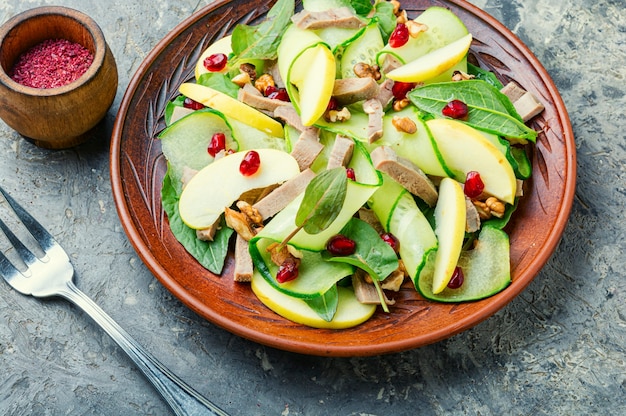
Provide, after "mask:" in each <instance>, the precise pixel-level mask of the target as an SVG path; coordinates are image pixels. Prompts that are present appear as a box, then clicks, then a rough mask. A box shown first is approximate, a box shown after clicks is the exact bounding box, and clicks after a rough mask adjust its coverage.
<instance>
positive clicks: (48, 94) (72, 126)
mask: <svg viewBox="0 0 626 416" xmlns="http://www.w3.org/2000/svg"><path fill="white" fill-rule="evenodd" d="M48 39H66V40H68V41H70V42H73V43H78V44H80V45H82V46H83V47H85V48H86V49H88V50H89V51H90V52H91V53H92V54H93V58H94V59H93V63H92V64H91V66H90V67H89V68H88V69H87V71H86V72H85V73H84V74H83V75H82V76H80V77H79V78H78V79H77V80H75V81H73V82H71V83H69V84H67V85H64V86H61V87H56V88H45V89H40V88H32V87H28V86H24V85H22V84H19V83H17V82H15V81H14V80H13V79H11V77H10V76H9V75H8V73H9V72H10V70H11V69H12V68H13V66H14V65H15V63H16V61H17V59H18V58H19V57H20V55H22V54H23V53H24V52H26V51H28V50H29V49H30V48H32V47H33V46H35V45H37V44H40V43H41V42H43V41H45V40H48ZM116 92H117V66H116V64H115V58H114V57H113V54H112V53H111V50H110V49H109V46H108V45H107V43H106V41H105V39H104V34H103V33H102V30H101V29H100V27H99V26H98V25H97V24H96V22H95V21H94V20H93V19H91V18H90V17H89V16H87V15H85V14H83V13H81V12H79V11H77V10H73V9H70V8H67V7H59V6H47V7H38V8H34V9H31V10H28V11H25V12H23V13H21V14H18V15H17V16H14V17H13V18H11V19H9V20H8V21H7V22H6V23H5V24H4V25H2V26H1V27H0V118H2V119H3V120H4V122H5V123H6V124H7V125H9V126H10V127H11V128H13V129H14V130H16V131H17V132H18V133H19V134H21V135H22V136H24V137H25V138H27V139H31V140H32V141H33V142H34V143H35V144H36V145H37V146H40V147H44V148H49V149H62V148H68V147H72V146H75V145H78V144H80V143H82V142H83V141H84V140H86V139H87V137H88V136H87V135H86V134H85V133H87V132H88V131H89V130H90V129H91V128H93V127H94V126H95V125H96V124H98V122H99V121H100V120H102V118H103V117H104V116H105V114H106V112H107V110H108V109H109V107H110V106H111V104H112V102H113V99H114V98H115V93H116Z"/></svg>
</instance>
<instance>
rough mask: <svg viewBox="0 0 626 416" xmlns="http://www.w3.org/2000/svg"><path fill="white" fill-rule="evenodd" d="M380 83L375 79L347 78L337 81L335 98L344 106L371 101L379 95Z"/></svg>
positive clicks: (334, 91)
mask: <svg viewBox="0 0 626 416" xmlns="http://www.w3.org/2000/svg"><path fill="white" fill-rule="evenodd" d="M378 90H379V88H378V83H377V82H376V81H375V80H374V78H369V77H366V78H345V79H337V80H335V86H334V88H333V97H335V99H336V100H337V102H338V103H339V104H340V105H342V106H345V105H348V104H353V103H356V102H358V101H363V100H369V99H370V98H374V97H376V96H377V95H378Z"/></svg>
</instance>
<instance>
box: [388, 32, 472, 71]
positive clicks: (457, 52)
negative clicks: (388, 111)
mask: <svg viewBox="0 0 626 416" xmlns="http://www.w3.org/2000/svg"><path fill="white" fill-rule="evenodd" d="M471 43H472V35H471V34H469V33H468V34H467V35H465V36H463V37H462V38H460V39H457V40H455V41H454V42H452V43H449V44H447V45H446V46H444V47H442V48H439V49H435V50H434V51H432V52H429V53H427V54H426V55H422V56H421V57H419V58H417V59H415V60H414V61H411V62H408V63H407V64H405V65H402V66H401V67H398V68H396V69H394V70H392V71H391V72H389V73H388V74H387V77H388V78H390V79H392V80H394V81H400V82H425V81H428V80H429V79H431V78H434V77H436V76H438V75H440V74H442V73H443V72H445V71H447V70H448V69H450V68H452V67H453V66H454V65H456V64H458V63H459V62H461V60H462V59H463V58H465V55H467V51H468V50H469V47H470V45H471Z"/></svg>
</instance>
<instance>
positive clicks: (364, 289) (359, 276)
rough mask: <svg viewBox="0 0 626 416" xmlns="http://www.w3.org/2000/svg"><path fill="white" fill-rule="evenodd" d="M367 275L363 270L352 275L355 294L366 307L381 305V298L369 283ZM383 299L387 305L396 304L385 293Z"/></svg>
mask: <svg viewBox="0 0 626 416" xmlns="http://www.w3.org/2000/svg"><path fill="white" fill-rule="evenodd" d="M365 279H366V273H365V272H364V271H362V270H361V269H358V270H357V271H356V272H355V273H354V274H353V275H352V287H354V294H355V295H356V298H357V300H358V301H359V302H361V303H363V304H366V305H380V297H379V296H378V291H377V290H376V287H375V286H374V284H372V283H368V282H367V281H366V280H365ZM383 298H384V299H385V303H386V304H387V305H393V304H394V303H396V302H395V301H393V300H389V299H388V298H387V296H386V295H385V294H384V292H383Z"/></svg>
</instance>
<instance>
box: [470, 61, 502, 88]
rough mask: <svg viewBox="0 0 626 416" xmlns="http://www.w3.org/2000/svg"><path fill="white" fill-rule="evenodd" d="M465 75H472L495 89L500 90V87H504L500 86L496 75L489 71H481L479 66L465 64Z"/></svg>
mask: <svg viewBox="0 0 626 416" xmlns="http://www.w3.org/2000/svg"><path fill="white" fill-rule="evenodd" d="M467 73H468V74H470V75H474V76H475V77H476V78H477V79H482V80H483V81H485V82H488V83H489V84H491V85H493V86H494V87H496V88H497V89H502V87H503V86H504V85H502V83H501V82H500V80H499V79H498V77H496V74H494V73H493V72H491V71H487V70H485V69H482V68H481V67H479V66H476V65H472V64H470V63H469V62H468V63H467Z"/></svg>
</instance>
